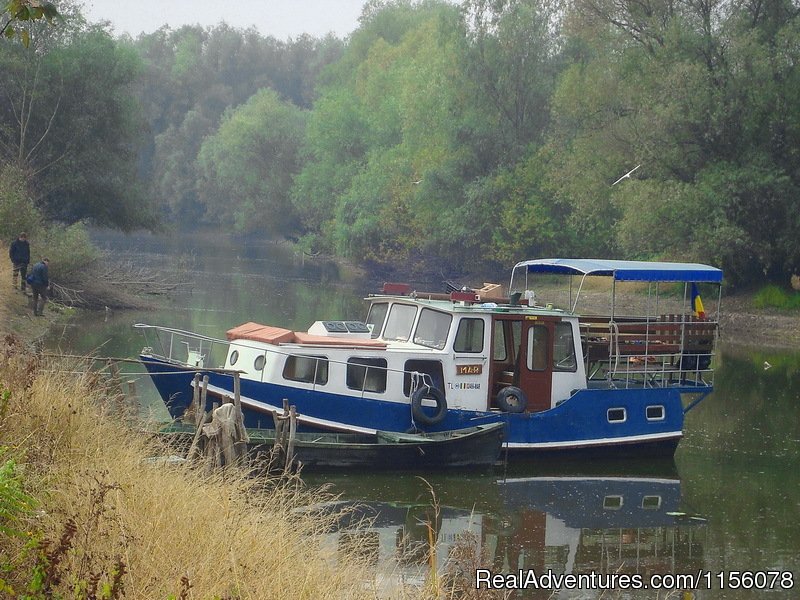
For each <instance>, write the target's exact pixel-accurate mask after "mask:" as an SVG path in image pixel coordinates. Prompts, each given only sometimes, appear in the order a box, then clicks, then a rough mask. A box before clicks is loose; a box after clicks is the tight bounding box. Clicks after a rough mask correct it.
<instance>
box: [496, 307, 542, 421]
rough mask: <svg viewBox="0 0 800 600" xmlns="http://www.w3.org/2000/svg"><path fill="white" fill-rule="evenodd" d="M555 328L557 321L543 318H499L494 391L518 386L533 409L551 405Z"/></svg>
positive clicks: (530, 410)
mask: <svg viewBox="0 0 800 600" xmlns="http://www.w3.org/2000/svg"><path fill="white" fill-rule="evenodd" d="M553 331H554V321H552V320H547V319H543V318H541V317H530V316H529V317H527V318H526V317H523V316H520V315H514V316H497V317H495V320H494V332H493V334H494V337H493V347H494V350H493V352H494V355H493V361H492V372H493V378H492V381H493V382H494V383H495V385H494V386H493V389H494V392H493V393H495V394H496V393H497V392H498V391H500V390H501V389H503V388H504V387H506V386H509V385H514V386H516V387H518V388H520V389H521V390H522V391H523V392H525V396H526V397H527V398H528V408H527V410H528V411H529V412H538V411H541V410H547V409H549V408H550V398H551V395H552V391H551V390H552V385H553V367H552V364H553V361H552V358H551V357H552V340H553Z"/></svg>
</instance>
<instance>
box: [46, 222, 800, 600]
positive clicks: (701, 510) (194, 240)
mask: <svg viewBox="0 0 800 600" xmlns="http://www.w3.org/2000/svg"><path fill="white" fill-rule="evenodd" d="M97 242H98V243H99V244H100V245H101V246H102V247H104V248H106V249H107V250H108V251H109V252H110V253H112V254H114V255H115V256H119V257H122V256H124V257H127V258H129V259H130V260H131V261H133V262H134V263H136V264H140V265H147V266H151V267H153V268H156V269H159V270H162V271H163V272H164V273H167V274H168V275H167V277H175V279H176V281H187V285H181V286H180V287H179V292H177V293H176V294H175V296H174V298H172V299H171V301H169V302H167V303H166V305H165V306H163V307H162V308H160V309H158V310H155V311H106V312H101V313H99V314H96V313H95V314H89V315H81V316H78V317H75V319H74V320H73V321H72V322H70V323H69V324H67V325H66V326H65V327H64V328H63V329H62V330H59V331H57V332H54V333H53V335H52V336H51V338H50V339H49V340H48V342H47V344H48V346H49V347H50V348H53V349H55V348H58V349H60V350H61V351H63V352H65V353H81V354H86V353H93V354H95V355H97V356H113V357H128V358H134V357H136V355H137V353H138V351H139V350H141V348H142V346H143V345H144V340H143V338H142V337H141V335H140V334H139V333H138V332H136V331H134V328H133V324H134V323H136V322H145V323H149V324H155V325H165V326H170V327H176V328H181V329H188V330H192V331H196V332H200V333H204V334H207V335H211V336H215V337H224V332H225V331H226V330H227V329H229V328H231V327H233V326H235V325H238V324H241V323H243V322H245V321H249V320H253V321H258V322H262V323H269V324H274V325H280V326H283V327H287V328H292V329H296V330H305V329H307V328H308V326H309V325H310V324H311V323H312V322H314V321H316V320H320V319H363V318H364V317H365V314H364V309H365V304H364V303H363V297H364V296H365V295H366V294H367V293H369V292H370V291H374V290H377V288H378V286H379V283H380V282H375V281H368V280H364V279H357V278H348V277H345V276H343V275H342V273H341V272H340V270H339V269H338V268H337V267H335V266H333V265H331V264H328V263H323V262H320V261H318V260H316V259H311V258H309V257H304V256H303V255H302V254H298V253H296V252H294V251H293V250H290V249H287V248H286V247H285V246H281V245H278V244H273V243H270V242H263V241H257V240H242V239H239V238H235V237H232V236H227V235H221V234H216V233H195V234H178V235H169V236H153V235H136V236H128V237H123V236H120V235H119V234H113V235H110V234H97ZM173 274H174V275H173ZM506 277H507V275H506V274H502V281H505V278H506ZM434 285H441V282H434ZM723 310H724V301H723ZM719 363H720V364H719V366H718V369H717V372H716V376H715V384H716V389H715V392H714V393H713V394H712V395H711V396H709V397H708V398H707V399H706V400H704V401H703V402H702V403H701V404H700V405H699V406H698V407H697V408H695V409H694V410H693V411H691V412H690V413H689V415H687V421H686V426H685V433H686V435H685V437H684V439H683V440H682V442H681V444H680V446H679V448H678V451H677V453H676V455H675V459H674V461H663V462H661V463H654V462H652V461H647V462H635V461H634V462H626V463H623V464H620V463H604V464H596V463H591V464H589V463H587V464H574V463H573V464H541V463H534V464H524V465H512V466H509V467H507V468H505V469H497V470H495V471H492V472H483V473H458V474H437V473H400V474H397V473H394V474H380V473H372V474H369V473H345V474H336V475H311V474H309V475H307V476H305V477H304V478H305V480H306V482H307V483H308V484H309V485H312V486H316V485H329V486H330V487H331V490H332V491H333V492H335V493H337V494H339V495H340V497H341V502H342V503H343V504H356V505H357V506H358V509H357V511H356V513H355V514H357V515H363V516H367V517H369V518H370V519H371V520H372V526H371V527H370V528H365V527H364V526H363V525H358V524H357V523H356V522H355V521H351V522H343V523H342V524H341V528H340V530H339V531H336V532H332V533H331V534H330V535H329V539H328V543H329V544H332V545H335V546H344V545H350V546H352V545H355V546H356V547H358V548H359V549H360V551H361V552H363V553H364V555H365V558H366V559H368V560H369V561H371V562H372V563H373V564H374V566H375V570H376V573H378V574H379V575H380V577H379V578H378V579H379V580H381V581H396V580H398V579H400V580H407V581H412V582H417V581H420V580H421V579H422V578H423V577H424V576H425V574H426V572H427V571H428V570H429V569H431V568H432V566H431V564H429V562H428V561H427V559H426V556H427V555H428V552H427V550H428V548H429V547H430V541H431V540H433V541H434V542H435V544H434V546H433V547H434V548H435V556H434V559H435V560H434V562H433V564H435V565H436V567H437V568H438V570H439V572H440V573H441V572H444V571H445V570H446V569H447V568H448V567H447V565H448V564H452V561H451V562H450V563H448V561H447V559H448V557H449V556H452V555H455V554H457V553H459V552H466V553H467V554H468V555H469V554H470V553H474V554H475V555H477V556H479V557H480V558H479V560H477V561H476V563H475V564H478V563H479V564H480V566H482V567H485V568H486V569H489V570H490V571H491V572H492V573H506V574H509V573H517V572H518V569H534V570H535V572H536V573H539V574H541V573H552V574H553V575H561V574H566V573H572V574H576V575H577V574H591V573H595V574H616V575H618V576H619V575H622V574H638V575H641V576H642V577H643V578H644V581H646V582H647V581H649V577H650V576H651V575H652V574H657V575H668V576H669V575H683V574H693V575H696V576H697V575H699V578H700V579H699V584H698V589H696V590H694V591H693V592H691V593H689V594H688V595H681V594H678V593H676V592H672V593H669V592H667V591H663V590H662V591H658V592H657V591H654V590H652V589H650V590H647V591H643V590H639V591H631V590H627V589H623V587H624V586H618V587H617V589H615V590H614V591H613V592H606V593H605V594H603V592H602V591H600V590H596V589H595V590H586V589H583V590H561V591H559V592H558V593H557V595H556V596H555V597H557V598H599V597H606V598H608V597H612V598H667V597H676V598H678V597H680V598H698V599H700V598H722V599H738V598H761V597H762V596H764V595H766V596H767V597H770V598H797V597H800V583H799V582H798V581H797V579H798V577H800V468H799V467H800V461H799V460H798V459H800V418H799V417H800V405H799V404H798V401H799V400H800V352H776V351H774V350H767V349H758V348H749V347H744V346H742V347H734V346H728V347H724V348H723V349H722V355H721V360H720V361H719ZM126 373H127V374H130V377H131V378H135V379H136V381H137V393H138V395H139V397H140V398H141V401H142V411H143V413H146V414H147V415H148V416H150V417H151V418H155V419H166V418H167V414H166V411H165V410H164V408H163V405H162V404H161V402H160V399H159V398H158V396H157V394H156V392H155V389H154V388H153V386H152V384H150V383H149V379H147V378H146V377H138V376H137V373H141V370H139V369H137V368H136V367H135V366H133V367H131V368H128V369H127V370H126ZM465 532H466V533H465ZM431 534H432V537H431ZM470 564H472V562H470ZM469 568H470V569H471V567H469ZM597 581H598V582H599V583H601V584H605V583H607V581H603V580H597ZM667 583H670V581H669V579H667ZM678 583H680V582H678ZM532 586H533V584H532V583H531V581H528V588H527V589H526V590H525V591H524V592H520V593H517V594H515V596H514V597H525V598H549V597H551V591H549V590H537V589H535V587H532ZM679 587H686V586H685V585H684V586H679ZM767 590H769V591H767Z"/></svg>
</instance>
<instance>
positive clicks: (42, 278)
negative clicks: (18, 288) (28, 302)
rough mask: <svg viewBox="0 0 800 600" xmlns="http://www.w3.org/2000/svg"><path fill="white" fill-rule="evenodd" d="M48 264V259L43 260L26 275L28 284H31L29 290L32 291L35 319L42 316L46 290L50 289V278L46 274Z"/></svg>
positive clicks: (45, 301) (45, 302)
mask: <svg viewBox="0 0 800 600" xmlns="http://www.w3.org/2000/svg"><path fill="white" fill-rule="evenodd" d="M49 264H50V259H48V258H47V257H45V258H43V259H42V260H41V261H39V262H38V263H36V264H35V265H33V268H32V269H31V274H30V275H28V283H30V284H31V290H33V314H34V315H35V316H37V317H42V316H44V305H45V304H47V290H48V288H49V287H50V277H49V276H48V273H47V265H49ZM40 301H41V306H40Z"/></svg>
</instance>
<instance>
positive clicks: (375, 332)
mask: <svg viewBox="0 0 800 600" xmlns="http://www.w3.org/2000/svg"><path fill="white" fill-rule="evenodd" d="M388 310H389V303H388V302H375V303H373V304H372V306H370V307H369V314H368V315H367V327H370V330H371V331H372V337H374V338H376V337H378V336H379V335H380V334H381V329H383V322H384V321H385V320H386V313H387V312H388Z"/></svg>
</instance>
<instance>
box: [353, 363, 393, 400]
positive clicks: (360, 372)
mask: <svg viewBox="0 0 800 600" xmlns="http://www.w3.org/2000/svg"><path fill="white" fill-rule="evenodd" d="M347 387H349V388H350V389H351V390H359V391H363V392H375V393H378V394H382V393H383V392H385V391H386V359H385V358H351V359H350V360H348V361H347Z"/></svg>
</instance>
